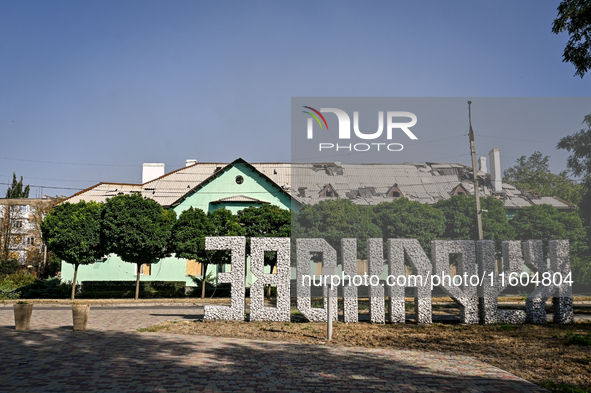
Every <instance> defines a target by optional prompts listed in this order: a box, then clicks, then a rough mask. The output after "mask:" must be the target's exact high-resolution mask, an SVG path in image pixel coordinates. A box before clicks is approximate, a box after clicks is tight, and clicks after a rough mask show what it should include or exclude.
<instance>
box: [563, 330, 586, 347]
mask: <svg viewBox="0 0 591 393" xmlns="http://www.w3.org/2000/svg"><path fill="white" fill-rule="evenodd" d="M563 340H564V345H580V346H583V347H588V346H590V345H591V335H589V333H588V334H587V335H582V334H574V333H573V332H570V331H569V332H566V334H565V335H564V338H563Z"/></svg>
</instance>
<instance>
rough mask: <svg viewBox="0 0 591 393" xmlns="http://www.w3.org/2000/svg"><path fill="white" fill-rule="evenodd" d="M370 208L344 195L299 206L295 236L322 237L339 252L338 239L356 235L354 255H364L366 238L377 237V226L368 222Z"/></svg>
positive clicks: (362, 257)
mask: <svg viewBox="0 0 591 393" xmlns="http://www.w3.org/2000/svg"><path fill="white" fill-rule="evenodd" d="M373 218H374V214H373V212H372V210H371V209H369V208H366V207H363V206H358V205H356V204H354V203H353V202H351V201H350V200H348V199H336V200H327V201H321V202H319V203H317V204H315V205H311V206H310V205H306V206H303V207H302V210H300V213H299V214H298V215H297V217H296V219H297V223H298V228H297V231H294V235H295V236H298V237H308V238H323V239H325V240H326V241H327V242H328V243H329V244H330V245H331V246H332V247H333V248H334V249H335V250H337V252H338V255H339V256H340V252H339V251H340V249H341V239H344V238H355V239H357V255H358V257H359V258H360V259H367V245H366V243H367V239H368V238H380V237H382V233H381V231H380V228H379V227H378V226H377V225H376V224H374V223H373V222H372V220H373Z"/></svg>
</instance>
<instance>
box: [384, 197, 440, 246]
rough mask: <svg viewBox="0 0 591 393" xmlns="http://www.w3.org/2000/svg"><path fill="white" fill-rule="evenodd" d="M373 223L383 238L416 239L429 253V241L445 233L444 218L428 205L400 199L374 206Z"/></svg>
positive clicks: (437, 210)
mask: <svg viewBox="0 0 591 393" xmlns="http://www.w3.org/2000/svg"><path fill="white" fill-rule="evenodd" d="M373 211H374V213H375V216H376V217H375V220H374V222H375V223H376V224H377V225H378V227H380V228H381V230H382V233H383V235H384V237H385V238H387V239H390V238H408V239H417V240H418V241H419V243H420V244H421V246H422V247H423V249H425V251H427V252H430V250H431V241H432V240H435V239H441V237H442V236H443V234H444V232H445V216H444V214H443V212H442V211H441V210H439V209H436V208H434V207H433V206H430V205H428V204H423V203H420V202H415V201H410V200H409V199H407V198H400V199H397V200H394V201H393V202H382V203H380V204H379V205H376V206H374V208H373Z"/></svg>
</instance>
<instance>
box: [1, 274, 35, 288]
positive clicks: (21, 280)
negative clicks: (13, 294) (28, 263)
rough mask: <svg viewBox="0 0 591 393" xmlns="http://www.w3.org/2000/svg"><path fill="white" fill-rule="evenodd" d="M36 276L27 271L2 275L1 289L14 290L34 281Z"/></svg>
mask: <svg viewBox="0 0 591 393" xmlns="http://www.w3.org/2000/svg"><path fill="white" fill-rule="evenodd" d="M35 280H36V278H35V277H34V276H32V275H30V274H29V273H27V272H17V273H13V274H9V275H6V276H0V290H5V291H6V290H12V289H17V288H20V287H24V286H26V285H30V284H32V283H34V282H35Z"/></svg>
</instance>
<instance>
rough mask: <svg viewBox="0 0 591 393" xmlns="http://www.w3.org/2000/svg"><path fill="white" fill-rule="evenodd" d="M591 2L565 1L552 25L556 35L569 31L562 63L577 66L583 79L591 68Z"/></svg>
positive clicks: (576, 73) (577, 71) (559, 7)
mask: <svg viewBox="0 0 591 393" xmlns="http://www.w3.org/2000/svg"><path fill="white" fill-rule="evenodd" d="M590 25H591V1H589V0H563V1H562V2H561V3H560V5H559V6H558V17H557V18H556V19H554V23H553V24H552V32H553V33H554V34H558V33H561V32H563V31H567V32H568V34H569V37H570V38H569V40H568V42H567V44H566V46H565V48H564V52H563V55H562V59H563V60H562V61H563V62H565V63H567V62H568V63H572V64H573V65H574V66H575V69H576V72H575V75H578V76H580V77H581V78H582V77H583V76H584V75H585V73H586V72H587V71H588V70H589V67H591V26H590Z"/></svg>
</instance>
